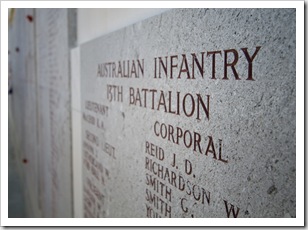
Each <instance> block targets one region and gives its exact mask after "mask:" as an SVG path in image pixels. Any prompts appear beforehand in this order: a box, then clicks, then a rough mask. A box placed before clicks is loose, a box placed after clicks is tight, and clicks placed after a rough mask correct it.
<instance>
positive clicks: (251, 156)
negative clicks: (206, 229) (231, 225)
mask: <svg viewBox="0 0 308 230" xmlns="http://www.w3.org/2000/svg"><path fill="white" fill-rule="evenodd" d="M78 10H79V11H78ZM165 11H166V12H163V11H161V12H163V13H162V14H160V15H157V16H154V17H150V18H148V19H146V20H140V21H139V22H137V23H135V24H133V25H130V26H127V27H125V28H122V29H120V30H117V31H114V32H111V33H109V32H110V31H111V30H112V26H111V24H108V23H109V22H108V20H106V21H104V22H102V27H104V26H105V27H106V28H107V31H108V34H105V35H102V34H103V33H100V30H99V29H98V30H96V29H97V28H91V30H88V32H89V34H95V37H96V38H95V39H88V38H87V36H83V35H84V34H83V33H84V31H83V30H82V29H81V27H82V26H84V25H86V24H85V21H84V20H82V19H84V18H87V17H86V16H87V14H88V13H89V12H91V11H86V10H80V9H55V8H54V9H47V8H46V9H30V8H29V9H15V10H14V11H12V12H14V13H13V14H12V15H13V16H12V15H11V19H10V20H11V21H10V24H9V38H10V39H9V47H8V48H9V63H8V65H9V82H10V85H11V86H12V91H11V92H10V96H9V145H10V148H11V150H10V153H9V154H13V155H14V159H15V161H16V162H17V166H18V170H19V171H20V174H21V175H22V179H23V185H24V188H25V197H26V198H27V199H26V207H27V213H28V217H66V218H70V217H88V218H114V217H116V218H122V217H123V218H126V217H129V218H153V217H154V218H160V217H162V218H276V217H279V218H289V217H292V218H295V217H297V215H298V214H297V215H296V201H297V197H296V174H297V173H298V171H297V169H296V134H295V132H296V88H295V87H296V71H295V70H296V52H295V49H296V36H295V35H296V13H297V12H296V9H295V8H294V9H292V8H281V9H279V8H275V9H269V8H262V9H261V8H260V9H258V8H253V9H248V8H246V9H244V8H242V9H236V8H232V9H231V8H229V9H215V8H209V9H205V8H202V9H197V8H193V9H172V10H165ZM78 12H81V14H80V15H79V16H78ZM93 12H94V11H93ZM102 12H104V13H105V15H103V16H102V18H104V19H106V18H108V13H109V15H112V17H111V18H113V19H114V18H116V17H115V15H117V14H116V13H115V12H118V13H119V12H120V13H119V14H122V13H123V12H125V10H123V9H121V10H119V11H117V10H115V11H113V13H114V14H112V13H110V12H111V11H108V10H106V11H102ZM136 12H137V11H136ZM136 12H135V13H136ZM138 12H139V14H141V12H142V10H140V11H138ZM144 12H145V11H144ZM147 12H150V10H149V11H147ZM157 12H158V11H157ZM130 13H131V14H134V11H130ZM152 13H153V12H152ZM136 14H137V13H136ZM153 14H154V13H153ZM95 15H96V16H97V15H100V11H95ZM77 17H79V22H78V20H77ZM143 17H144V15H143ZM92 19H93V18H92ZM92 19H91V17H89V21H91V20H92ZM78 23H79V24H78ZM121 23H122V22H121V20H116V23H115V24H116V25H121ZM98 25H99V23H97V22H96V23H95V26H96V27H97V26H98ZM90 26H91V23H89V27H90ZM92 26H93V25H92ZM93 27H94V26H93ZM78 29H79V30H78ZM94 32H95V33H94ZM78 33H79V38H78V37H77V34H78ZM97 34H101V35H100V36H99V37H97ZM78 39H79V42H78ZM87 39H88V40H87ZM85 41H86V42H85Z"/></svg>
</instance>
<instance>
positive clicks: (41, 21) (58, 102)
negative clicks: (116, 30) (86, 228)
mask: <svg viewBox="0 0 308 230" xmlns="http://www.w3.org/2000/svg"><path fill="white" fill-rule="evenodd" d="M74 14H75V11H74V10H68V9H35V10H34V9H16V12H15V16H14V22H15V24H13V25H12V29H11V31H10V33H11V35H12V36H11V37H13V38H15V39H16V40H12V41H10V43H11V44H10V55H11V53H13V54H12V55H14V57H11V59H10V60H11V61H12V62H18V61H19V63H14V64H13V65H12V66H13V67H12V82H13V84H12V85H13V93H12V96H11V100H12V105H13V106H14V107H13V111H12V115H13V117H14V122H15V124H14V128H15V130H14V133H16V135H17V137H16V139H15V140H14V141H15V145H16V150H15V151H14V153H15V154H19V156H18V158H19V159H18V161H17V162H18V163H20V162H23V164H21V166H22V167H23V168H22V170H24V171H23V174H24V177H25V186H26V189H25V191H26V193H27V194H26V197H29V199H27V202H29V205H27V207H30V208H29V210H31V212H32V213H31V212H29V213H31V214H29V215H33V216H40V217H72V216H73V212H72V206H73V199H72V195H71V194H72V172H71V154H72V153H71V118H70V116H71V112H70V97H71V95H70V72H69V61H70V60H69V51H70V47H71V46H72V45H74V44H73V42H74V39H76V35H74V32H73V31H74V26H75V24H74V23H75V21H70V20H74V19H73V17H74ZM17 23H18V24H17ZM15 47H16V48H15ZM25 121H26V122H25Z"/></svg>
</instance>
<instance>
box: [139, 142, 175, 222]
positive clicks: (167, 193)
mask: <svg viewBox="0 0 308 230" xmlns="http://www.w3.org/2000/svg"><path fill="white" fill-rule="evenodd" d="M145 153H146V156H145V169H146V185H147V186H146V204H145V205H146V217H153V218H161V217H169V218H171V217H172V208H171V204H172V203H171V202H172V189H171V186H169V185H167V184H166V182H165V180H166V177H167V176H168V175H167V174H168V173H169V172H168V168H166V167H165V165H164V160H165V151H164V150H163V149H162V148H161V147H159V146H157V145H155V144H153V143H150V142H148V141H146V142H145Z"/></svg>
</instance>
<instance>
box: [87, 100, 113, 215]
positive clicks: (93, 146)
mask: <svg viewBox="0 0 308 230" xmlns="http://www.w3.org/2000/svg"><path fill="white" fill-rule="evenodd" d="M108 108H109V107H108V106H105V105H102V104H100V103H96V102H94V101H90V100H86V102H85V111H84V112H83V113H82V119H83V121H84V122H85V123H86V124H87V125H86V126H85V127H88V128H86V129H85V131H84V132H85V139H84V140H83V143H82V144H83V166H84V170H85V172H86V173H85V174H84V175H85V178H84V181H85V183H84V201H83V203H84V216H85V217H90V218H94V217H106V215H107V213H106V208H105V206H106V199H105V197H106V194H104V192H103V188H104V187H105V186H106V184H107V183H108V181H109V180H110V175H109V169H108V168H107V167H106V165H105V164H103V162H102V161H101V160H100V155H101V154H103V152H102V151H101V149H102V148H101V143H102V142H101V140H100V138H99V135H98V133H99V132H100V131H103V130H104V118H107V117H108ZM93 130H94V131H93ZM106 144H107V143H105V145H104V146H106ZM107 145H108V144H107Z"/></svg>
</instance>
